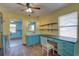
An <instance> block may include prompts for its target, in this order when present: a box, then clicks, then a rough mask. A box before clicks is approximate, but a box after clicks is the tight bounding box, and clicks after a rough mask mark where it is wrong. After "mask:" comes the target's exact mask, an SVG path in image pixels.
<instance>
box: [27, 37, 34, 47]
mask: <svg viewBox="0 0 79 59" xmlns="http://www.w3.org/2000/svg"><path fill="white" fill-rule="evenodd" d="M26 38H27V39H26V45H27V46H31V45H32V44H33V43H32V40H33V38H32V36H27V37H26Z"/></svg>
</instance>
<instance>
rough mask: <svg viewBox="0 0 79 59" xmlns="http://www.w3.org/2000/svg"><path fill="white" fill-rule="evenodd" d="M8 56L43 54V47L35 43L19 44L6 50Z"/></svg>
mask: <svg viewBox="0 0 79 59" xmlns="http://www.w3.org/2000/svg"><path fill="white" fill-rule="evenodd" d="M5 55H6V56H42V49H41V46H40V45H34V46H30V47H27V46H23V45H18V46H14V47H11V48H9V49H8V50H7V51H6V54H5Z"/></svg>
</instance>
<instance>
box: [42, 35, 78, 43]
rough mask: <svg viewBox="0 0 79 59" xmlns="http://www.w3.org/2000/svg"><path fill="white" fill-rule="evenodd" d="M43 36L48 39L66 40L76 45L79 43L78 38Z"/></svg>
mask: <svg viewBox="0 0 79 59" xmlns="http://www.w3.org/2000/svg"><path fill="white" fill-rule="evenodd" d="M41 36H44V37H48V38H54V39H60V40H65V41H69V42H74V43H75V42H77V38H71V37H63V36H56V35H41Z"/></svg>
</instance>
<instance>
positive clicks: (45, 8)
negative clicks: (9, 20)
mask: <svg viewBox="0 0 79 59" xmlns="http://www.w3.org/2000/svg"><path fill="white" fill-rule="evenodd" d="M23 4H25V3H23ZM67 5H68V3H35V4H34V3H33V6H39V7H40V8H41V9H40V10H35V12H34V13H33V14H32V16H38V15H45V14H48V13H50V12H53V11H55V10H57V9H59V8H63V7H65V6H67ZM0 6H2V7H4V8H5V9H6V10H8V11H10V12H13V13H18V14H24V15H27V13H26V12H24V11H21V9H24V8H25V7H24V6H21V5H19V4H16V3H0Z"/></svg>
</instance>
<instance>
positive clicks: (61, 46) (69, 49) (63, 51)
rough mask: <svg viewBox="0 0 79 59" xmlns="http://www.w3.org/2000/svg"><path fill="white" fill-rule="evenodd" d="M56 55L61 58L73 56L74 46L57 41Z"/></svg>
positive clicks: (66, 42)
mask: <svg viewBox="0 0 79 59" xmlns="http://www.w3.org/2000/svg"><path fill="white" fill-rule="evenodd" d="M58 54H59V55H61V56H74V55H76V44H75V43H73V42H68V41H64V40H59V43H58Z"/></svg>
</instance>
